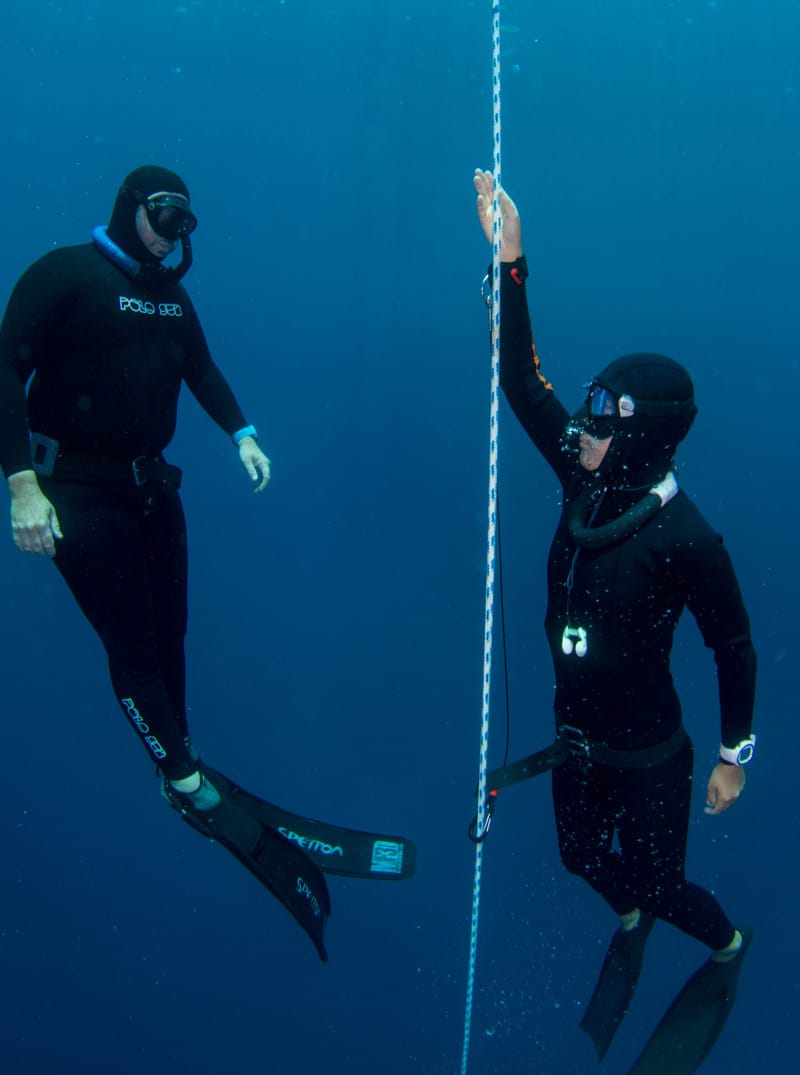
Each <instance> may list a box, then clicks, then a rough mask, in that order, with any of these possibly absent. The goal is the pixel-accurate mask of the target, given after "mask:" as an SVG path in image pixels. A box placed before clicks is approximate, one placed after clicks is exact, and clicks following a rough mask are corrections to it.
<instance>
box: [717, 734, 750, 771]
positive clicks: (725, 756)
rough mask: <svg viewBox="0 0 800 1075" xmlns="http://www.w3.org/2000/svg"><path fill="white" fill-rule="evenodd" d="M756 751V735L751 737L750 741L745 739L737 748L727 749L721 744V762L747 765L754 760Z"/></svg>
mask: <svg viewBox="0 0 800 1075" xmlns="http://www.w3.org/2000/svg"><path fill="white" fill-rule="evenodd" d="M755 749H756V737H755V736H754V735H751V736H750V737H749V738H748V739H743V740H742V741H741V743H737V744H736V746H735V747H726V746H723V745H722V743H720V745H719V757H720V761H726V762H728V764H729V765H747V763H748V762H749V761H752V760H753V754H754V753H755Z"/></svg>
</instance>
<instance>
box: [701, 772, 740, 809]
mask: <svg viewBox="0 0 800 1075" xmlns="http://www.w3.org/2000/svg"><path fill="white" fill-rule="evenodd" d="M744 782H745V775H744V769H742V767H741V766H740V765H723V764H722V762H720V763H719V764H718V765H715V766H714V772H713V773H712V774H711V779H710V780H709V782H708V790H707V792H706V806H705V813H707V814H710V815H712V816H716V815H717V814H721V813H722V812H723V811H724V810H727V809H728V808H729V807H730V806H733V804H734V803H735V802H736V800H737V799H738V798H739V796H740V795H741V794H742V789H743V788H744Z"/></svg>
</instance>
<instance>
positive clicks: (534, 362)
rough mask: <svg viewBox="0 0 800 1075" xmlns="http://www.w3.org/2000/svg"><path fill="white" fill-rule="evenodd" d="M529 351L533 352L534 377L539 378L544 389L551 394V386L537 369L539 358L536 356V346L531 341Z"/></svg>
mask: <svg viewBox="0 0 800 1075" xmlns="http://www.w3.org/2000/svg"><path fill="white" fill-rule="evenodd" d="M531 351H532V352H533V368H534V370H535V371H536V376H537V377H538V378H539V380H540V381H541V382H542V384H543V385H544V386H545V388H546V389H547V390H548V391H549V392H552V391H553V386H552V385H551V384H550V382H549V381H548V380H547V378H546V377H545V375H544V374H543V373H542V371H541V369H540V368H539V356H538V355H537V354H536V344H535V343H534V342H533V340H531Z"/></svg>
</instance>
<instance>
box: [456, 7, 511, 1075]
mask: <svg viewBox="0 0 800 1075" xmlns="http://www.w3.org/2000/svg"><path fill="white" fill-rule="evenodd" d="M492 128H493V129H492V134H493V145H494V160H493V173H494V199H493V205H492V307H491V329H492V331H491V336H492V376H491V396H490V400H491V403H490V415H489V511H488V516H489V519H488V534H487V542H486V606H485V612H484V637H483V712H482V715H481V739H480V757H479V765H478V814H477V819H476V829H475V832H476V835H477V836H478V837H479V839H478V842H477V843H476V844H475V875H474V879H473V884H472V922H471V925H470V933H469V969H468V973H467V996H466V1006H465V1012H464V1043H463V1048H462V1052H461V1075H466V1073H467V1063H468V1061H469V1041H470V1034H471V1031H472V1004H473V999H474V995H475V963H476V959H477V954H478V919H479V914H480V903H481V873H482V869H483V843H482V841H481V840H480V835H481V834H482V833H484V832H485V831H486V828H487V824H488V821H489V818H488V815H487V806H486V770H487V759H488V749H489V715H490V709H489V701H490V694H491V685H492V635H493V626H494V564H495V541H496V536H497V434H498V413H499V399H500V236H501V228H502V220H501V216H500V201H499V198H498V194H497V192H498V190H499V189H500V185H501V173H500V2H499V0H493V3H492Z"/></svg>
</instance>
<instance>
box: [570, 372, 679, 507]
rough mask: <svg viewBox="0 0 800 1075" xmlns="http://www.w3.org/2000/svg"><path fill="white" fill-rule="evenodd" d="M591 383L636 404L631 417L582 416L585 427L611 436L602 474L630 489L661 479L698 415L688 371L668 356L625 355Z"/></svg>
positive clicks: (590, 430)
mask: <svg viewBox="0 0 800 1075" xmlns="http://www.w3.org/2000/svg"><path fill="white" fill-rule="evenodd" d="M592 383H593V384H595V385H600V386H602V387H603V388H607V389H608V390H609V391H610V392H611V393H613V395H614V396H615V397H616V398H617V399H618V400H619V399H620V397H630V398H631V399H632V400H633V413H625V414H624V416H613V417H608V418H606V417H603V418H600V419H594V418H592V417H590V416H589V415H588V413H587V411H584V415H585V418H584V421H583V423H582V424H583V425H584V428H586V429H587V430H588V431H589V432H590V433H592V432H594V430H593V426H594V427H595V429H596V435H599V436H606V437H607V436H609V434H610V435H611V436H612V437H613V440H612V441H611V445H610V447H609V450H608V452H607V454H606V458H605V459H604V460H603V463H602V466H601V468H600V470H601V471H602V472H603V473H604V474H606V475H608V476H611V475H612V474H613V476H614V477H615V479H617V481H621V482H622V483H623V484H625V485H632V486H635V485H639V484H641V485H645V484H648V483H650V482H653V481H657V480H659V479H660V478H663V477H664V475H665V474H666V472H667V471H668V470H669V469H670V464H671V462H672V459H673V457H674V455H675V452H676V450H677V448H678V445H679V444H680V442H681V441H682V440H683V438H684V437H685V436H686V434H687V433H688V432H689V430H690V428H691V426H692V422H693V421H694V418H695V415H696V414H697V407H696V406H695V402H694V385H693V384H692V379H691V377H690V376H689V374H688V373H687V372H686V370H685V369H684V367H683V366H681V364H680V363H679V362H676V361H675V360H674V359H672V358H668V357H667V356H666V355H659V354H631V355H623V356H622V357H621V358H617V359H615V360H614V361H613V362H611V363H610V364H609V365H608V366H606V367H605V369H603V370H601V372H600V373H598V374H597V376H596V377H595V378H594V380H593V382H592ZM603 426H604V429H603Z"/></svg>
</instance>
